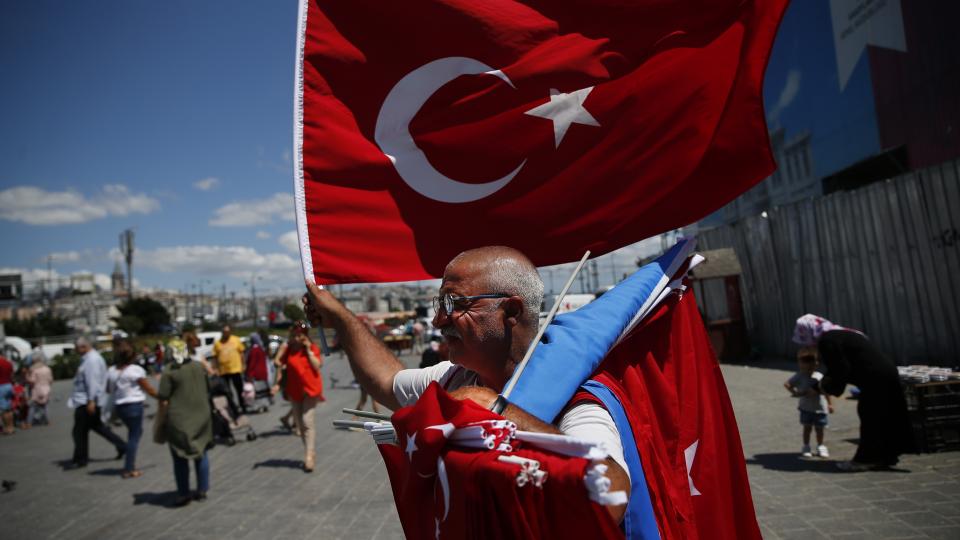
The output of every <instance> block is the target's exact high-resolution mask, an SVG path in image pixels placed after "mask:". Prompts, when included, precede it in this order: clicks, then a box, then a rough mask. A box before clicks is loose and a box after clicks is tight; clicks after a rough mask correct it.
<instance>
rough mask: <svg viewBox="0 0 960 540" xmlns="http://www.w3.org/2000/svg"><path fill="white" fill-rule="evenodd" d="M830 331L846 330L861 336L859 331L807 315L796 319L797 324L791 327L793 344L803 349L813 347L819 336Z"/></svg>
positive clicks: (861, 333)
mask: <svg viewBox="0 0 960 540" xmlns="http://www.w3.org/2000/svg"><path fill="white" fill-rule="evenodd" d="M831 330H846V331H848V332H856V333H858V334H860V335H863V332H861V331H859V330H854V329H852V328H846V327H844V326H840V325H839V324H833V323H832V322H830V321H828V320H827V319H824V318H823V317H820V316H817V315H814V314H812V313H807V314H806V315H804V316H803V317H800V318H799V319H797V324H796V326H794V327H793V342H794V343H796V344H798V345H801V346H804V347H813V346H814V345H816V344H817V342H818V341H820V336H822V335H823V334H824V333H826V332H830V331H831Z"/></svg>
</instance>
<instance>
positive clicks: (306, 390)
mask: <svg viewBox="0 0 960 540" xmlns="http://www.w3.org/2000/svg"><path fill="white" fill-rule="evenodd" d="M307 332H309V328H308V327H307V325H306V323H304V322H302V321H297V322H295V323H294V324H293V326H292V327H291V328H290V337H289V338H288V339H287V342H286V343H284V344H283V345H282V346H281V348H280V350H279V351H278V352H277V354H278V355H279V356H280V365H281V368H282V369H285V370H286V372H287V384H286V393H287V399H288V400H289V401H290V405H291V409H292V412H293V419H294V422H296V425H297V429H298V430H299V431H300V438H301V439H302V440H303V445H304V448H305V454H304V458H303V470H304V471H306V472H313V466H314V463H315V461H316V453H315V451H314V448H315V445H316V428H315V426H314V414H313V413H314V410H315V409H316V407H317V404H318V403H320V402H321V401H324V399H323V379H322V378H321V377H320V368H321V367H323V356H321V355H320V349H319V348H318V347H317V346H316V345H314V344H313V342H312V341H310V336H309V335H308V334H307ZM278 380H279V377H278ZM278 390H279V386H274V388H273V391H274V393H276V392H277V391H278Z"/></svg>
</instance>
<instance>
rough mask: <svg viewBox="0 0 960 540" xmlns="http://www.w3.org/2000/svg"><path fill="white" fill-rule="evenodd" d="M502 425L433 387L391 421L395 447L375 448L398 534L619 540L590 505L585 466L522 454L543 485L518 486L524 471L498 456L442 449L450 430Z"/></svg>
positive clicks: (534, 451)
mask: <svg viewBox="0 0 960 540" xmlns="http://www.w3.org/2000/svg"><path fill="white" fill-rule="evenodd" d="M490 419H501V417H499V416H498V415H496V414H493V413H491V412H490V411H488V410H486V409H484V408H482V407H480V406H479V405H476V404H475V403H473V402H472V401H458V400H456V399H453V398H451V397H450V396H449V395H447V394H446V392H444V391H443V390H442V389H441V388H440V386H439V385H437V384H436V383H433V384H432V385H431V386H430V387H428V388H427V390H426V391H425V392H424V394H423V395H422V396H421V397H420V399H419V400H418V401H417V404H416V405H414V406H413V407H407V408H404V409H401V410H399V411H397V413H396V414H394V416H393V418H392V420H393V425H394V428H395V429H396V433H397V438H398V440H399V445H393V444H381V445H378V448H379V449H380V453H381V454H382V455H383V459H384V462H385V464H386V467H387V472H388V474H389V476H390V484H391V487H392V488H393V494H394V500H395V502H396V505H397V512H398V514H399V515H400V522H401V524H402V525H403V532H404V534H405V536H406V537H407V538H410V539H430V540H434V539H439V538H457V539H478V540H480V539H483V540H486V539H488V538H619V537H622V534H621V532H620V530H619V529H618V528H617V525H616V524H615V523H614V522H613V520H612V519H611V518H610V515H609V514H608V513H607V511H606V510H605V509H604V508H603V507H602V506H600V505H598V504H597V503H595V502H592V501H590V500H589V498H588V496H587V489H586V488H585V487H584V473H585V471H586V469H587V467H588V465H589V462H588V461H587V460H586V459H582V458H573V457H565V456H560V455H557V454H552V453H549V452H545V451H540V450H537V449H532V448H521V449H519V450H515V451H513V452H511V453H510V456H511V457H519V458H523V459H527V460H534V461H535V462H536V463H537V464H538V467H539V471H541V472H543V473H545V474H544V475H543V477H544V481H543V482H542V483H539V482H538V483H534V482H532V481H530V482H518V478H519V477H520V476H522V475H524V474H525V472H524V471H523V470H522V469H521V468H520V467H519V466H518V465H517V464H516V463H506V462H503V461H500V460H499V458H500V457H501V456H504V455H506V454H504V453H501V452H497V451H477V450H467V449H464V448H462V447H457V446H455V445H452V444H448V437H449V436H450V434H451V433H452V432H453V430H454V429H455V428H459V427H463V426H466V425H467V424H470V423H472V422H480V421H484V420H490Z"/></svg>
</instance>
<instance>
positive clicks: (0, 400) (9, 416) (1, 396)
mask: <svg viewBox="0 0 960 540" xmlns="http://www.w3.org/2000/svg"><path fill="white" fill-rule="evenodd" d="M0 416H2V417H3V434H4V435H13V432H14V428H13V363H11V362H10V361H9V360H7V358H6V357H5V356H3V355H2V354H0Z"/></svg>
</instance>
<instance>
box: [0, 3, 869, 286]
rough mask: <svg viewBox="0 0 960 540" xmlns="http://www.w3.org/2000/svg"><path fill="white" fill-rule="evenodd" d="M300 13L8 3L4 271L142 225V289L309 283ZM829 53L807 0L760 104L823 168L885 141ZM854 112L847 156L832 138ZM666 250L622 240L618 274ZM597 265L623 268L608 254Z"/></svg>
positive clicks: (68, 269)
mask: <svg viewBox="0 0 960 540" xmlns="http://www.w3.org/2000/svg"><path fill="white" fill-rule="evenodd" d="M296 9H297V6H296V1H295V0H270V1H266V0H261V1H249V2H229V3H228V2H223V1H206V2H185V1H170V2H139V1H123V2H120V1H112V2H107V1H104V2H96V3H86V2H62V1H61V2H47V1H37V0H31V1H29V2H4V3H0V80H2V81H3V82H2V84H0V118H2V122H0V227H2V231H3V233H2V234H3V244H2V245H3V247H4V249H3V252H2V254H0V272H2V271H11V270H17V271H23V272H25V274H26V277H27V278H28V279H29V278H34V279H36V278H39V277H41V276H43V275H44V272H42V271H41V270H42V269H45V267H46V258H47V256H48V255H51V254H53V256H54V258H53V268H54V271H55V273H56V275H61V276H63V275H69V274H70V273H72V272H77V271H81V270H85V271H91V272H94V273H97V274H102V275H106V274H109V273H110V272H111V270H112V269H113V264H114V257H115V253H114V250H115V248H116V245H117V237H118V235H119V233H120V232H121V231H122V230H123V229H126V228H128V227H133V228H134V229H135V231H136V237H137V238H136V242H137V247H138V252H137V254H136V255H135V262H134V276H135V278H136V279H137V281H138V282H139V284H141V285H144V286H150V287H163V288H173V289H186V288H189V287H190V285H191V284H192V285H194V286H196V285H198V284H200V283H201V282H202V283H204V288H205V290H210V289H213V288H216V289H219V287H220V286H221V284H223V285H226V286H227V288H228V291H230V290H237V291H240V292H241V293H242V292H243V291H244V290H246V288H245V287H244V286H243V283H244V281H249V279H250V278H251V276H253V275H254V274H257V275H260V276H261V281H260V282H259V285H258V286H259V287H261V288H264V289H271V288H272V289H274V290H278V291H279V290H282V289H285V290H288V291H294V290H298V289H299V288H300V287H301V283H302V281H301V279H300V275H301V273H300V272H301V271H300V264H299V255H298V253H297V250H296V241H295V233H293V231H294V222H293V211H292V208H293V205H292V196H291V193H292V169H291V155H290V152H291V146H292V127H291V125H292V95H293V58H294V51H295V33H296ZM833 55H834V53H833V44H832V35H831V34H830V21H829V12H828V8H827V4H826V3H825V2H794V3H793V5H792V7H791V8H790V12H789V13H788V16H787V18H786V20H785V21H784V25H783V30H782V33H781V36H780V37H778V40H777V43H776V45H775V48H774V52H773V57H772V61H771V65H770V69H769V74H768V78H767V87H766V91H765V97H766V101H767V104H768V110H769V109H770V108H771V107H774V106H776V107H777V109H778V112H777V114H776V119H775V121H776V122H779V123H782V125H784V127H786V128H787V130H788V132H791V133H793V132H796V131H799V130H801V129H804V128H805V127H806V128H810V129H813V130H814V131H815V132H816V133H815V136H814V141H813V143H814V146H815V147H814V161H815V163H816V166H817V169H818V173H823V171H825V170H826V169H830V168H831V167H834V168H835V167H837V166H838V165H837V164H838V163H842V162H845V161H851V157H850V156H851V155H854V156H860V155H864V156H865V155H867V154H868V153H870V152H873V151H875V146H876V142H875V138H876V135H875V131H876V127H875V126H873V125H871V123H872V122H873V120H872V118H873V117H872V115H870V114H867V119H866V120H862V119H860V118H861V117H862V116H863V113H864V112H870V111H872V108H873V105H872V99H871V98H869V95H870V92H868V91H867V90H868V89H869V74H868V73H867V69H866V62H865V61H862V62H861V65H859V66H858V68H857V70H856V71H855V72H854V76H853V77H852V79H851V82H850V84H849V85H848V87H847V90H846V91H845V92H844V93H843V95H842V96H839V89H838V87H837V85H836V63H835V59H834V56H833ZM862 60H863V59H862ZM831 78H832V79H831ZM864 95H866V96H867V101H864ZM838 96H839V97H838ZM825 103H826V105H824V104H825ZM777 104H779V105H777ZM851 122H853V123H854V124H855V127H854V129H855V130H858V131H857V133H855V134H854V135H855V136H854V139H856V141H859V142H858V143H856V144H859V147H856V148H852V149H851V148H848V147H845V146H844V145H838V144H836V140H837V139H838V138H842V139H843V140H850V137H851V136H850V132H849V131H845V130H848V129H849V128H848V127H847V124H849V123H851ZM871 130H872V133H873V135H872V137H873V139H872V140H873V142H872V143H871V139H870V137H871ZM861 132H862V133H861ZM817 133H821V134H822V135H818V134H817ZM871 145H872V146H871ZM858 159H859V157H858ZM653 245H655V244H652V243H646V244H643V245H641V246H636V245H635V246H632V247H630V248H628V249H625V250H623V251H622V252H621V253H620V254H619V255H618V256H617V259H616V261H615V264H616V267H617V268H618V269H619V272H620V273H622V272H623V271H625V270H627V269H628V268H629V267H630V266H631V264H632V262H633V260H634V258H635V257H636V256H637V255H639V254H648V253H649V252H650V251H652V250H653V249H654V248H653V247H651V246H653ZM600 273H601V277H602V278H603V277H604V276H608V275H611V276H612V275H613V268H612V267H611V264H610V260H609V257H608V258H606V259H604V260H602V261H601V270H600ZM558 276H559V275H558ZM100 279H101V281H102V280H103V279H104V278H103V277H102V276H101V277H100ZM556 279H557V281H562V280H561V279H560V278H559V277H557V278H556Z"/></svg>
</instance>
